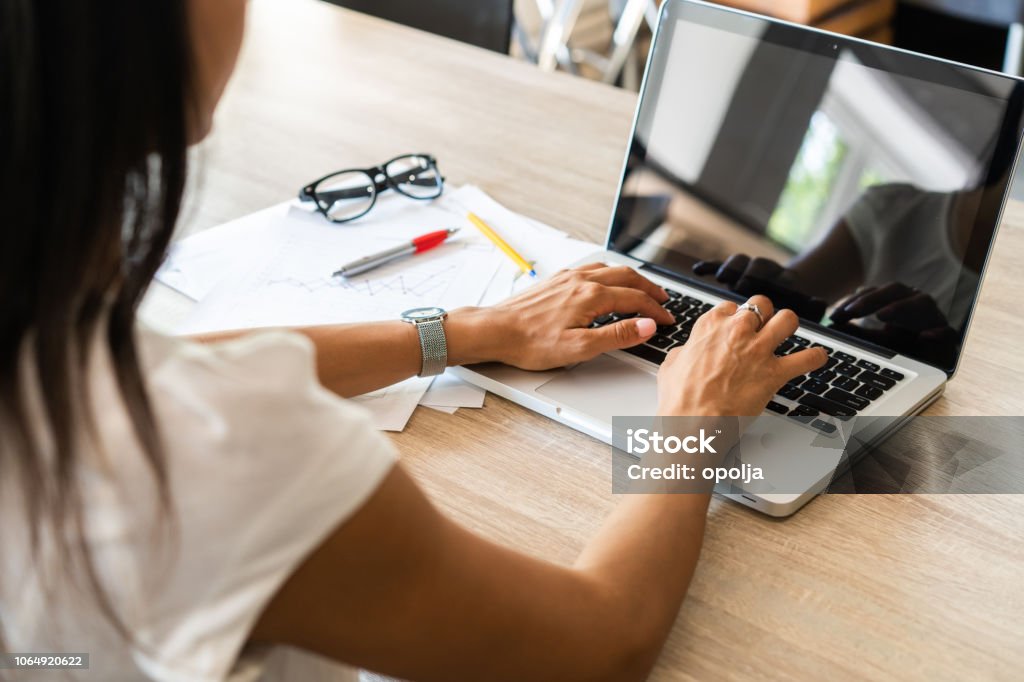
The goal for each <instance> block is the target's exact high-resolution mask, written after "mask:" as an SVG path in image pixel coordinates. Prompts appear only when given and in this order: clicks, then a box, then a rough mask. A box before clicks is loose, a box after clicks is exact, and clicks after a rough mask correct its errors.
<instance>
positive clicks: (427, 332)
mask: <svg viewBox="0 0 1024 682" xmlns="http://www.w3.org/2000/svg"><path fill="white" fill-rule="evenodd" d="M416 331H418V332H419V334H420V350H422V351H423V364H422V366H421V368H420V376H421V377H432V376H437V375H438V374H441V373H443V372H444V371H445V369H447V368H448V342H447V341H446V340H445V335H444V318H438V319H436V320H430V321H429V322H417V323H416Z"/></svg>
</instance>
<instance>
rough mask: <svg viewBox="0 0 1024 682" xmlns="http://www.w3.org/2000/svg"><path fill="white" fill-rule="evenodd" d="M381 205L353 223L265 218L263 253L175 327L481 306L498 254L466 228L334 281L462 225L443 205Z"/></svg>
mask: <svg viewBox="0 0 1024 682" xmlns="http://www.w3.org/2000/svg"><path fill="white" fill-rule="evenodd" d="M378 203H379V204H380V205H379V206H378V208H377V209H375V211H374V212H373V213H371V214H370V215H369V216H367V218H366V219H364V220H360V221H358V222H357V223H353V224H351V225H333V224H331V223H329V222H327V221H325V220H322V219H316V220H310V219H302V218H301V217H298V216H296V215H295V214H294V212H291V213H290V212H289V211H287V210H285V211H283V212H282V213H278V214H277V215H275V216H272V218H271V220H269V222H268V223H267V224H265V225H264V226H263V227H262V228H261V229H260V235H261V236H260V239H262V240H265V241H268V242H270V246H269V247H262V248H261V250H263V251H264V252H265V253H266V254H267V255H266V256H265V257H264V258H263V259H262V263H261V264H259V265H258V266H257V267H254V268H252V269H251V270H250V271H248V272H246V273H244V274H242V275H239V276H233V277H229V279H228V280H227V281H225V282H221V283H220V284H218V285H217V286H215V287H214V289H213V290H212V291H211V292H210V293H209V294H208V295H207V296H206V297H205V298H204V299H203V300H202V302H201V303H200V304H199V305H198V306H197V307H196V309H195V311H194V312H193V314H192V315H191V316H190V317H189V319H188V320H187V321H186V322H185V324H184V326H183V328H182V330H181V331H183V332H188V333H197V332H209V331H218V330H224V329H249V328H253V327H267V326H308V325H318V324H337V323H346V322H366V321H371V320H389V319H390V320H393V319H397V318H398V317H399V315H400V314H401V313H402V311H404V310H407V309H409V308H415V307H420V306H426V305H439V306H441V307H444V308H447V309H449V310H451V309H454V308H458V307H460V306H465V305H476V304H478V303H479V301H480V297H481V295H482V294H483V292H484V291H485V290H486V288H487V287H488V285H489V283H490V282H491V280H492V279H493V278H494V275H495V273H496V272H497V270H498V268H499V267H500V266H501V264H502V259H503V258H504V255H503V254H501V252H500V251H498V250H497V249H495V248H494V246H493V245H492V244H491V243H490V242H488V241H487V240H486V239H485V238H484V237H483V236H482V235H480V234H479V233H477V232H475V231H472V230H468V229H464V230H462V231H461V232H460V233H459V234H458V235H456V236H455V237H454V238H452V239H450V240H449V241H448V242H446V243H445V244H443V245H442V246H440V247H438V248H436V249H433V250H432V251H428V252H427V253H424V254H421V255H417V256H413V257H410V258H405V259H402V260H399V261H396V262H394V263H391V264H389V265H385V266H383V267H380V268H377V269H375V270H372V271H370V272H367V273H365V274H363V275H360V276H358V277H355V278H348V279H343V278H336V277H333V276H332V273H333V272H334V271H336V270H337V269H338V268H339V267H341V265H343V264H344V263H346V262H349V261H351V260H355V259H357V258H360V257H362V256H365V255H368V254H371V253H375V252H377V251H381V250H383V249H386V248H390V247H392V246H395V245H397V244H401V243H403V242H408V241H409V240H411V239H412V238H413V237H416V236H418V235H421V234H423V233H425V232H432V231H434V230H441V229H445V228H448V227H458V226H459V225H458V222H459V221H458V220H457V219H456V218H455V217H454V216H453V215H452V214H451V213H450V212H448V211H446V210H445V209H444V208H443V206H441V205H438V204H439V203H440V202H438V203H435V204H431V205H422V204H419V203H417V202H412V201H409V200H408V199H407V198H405V197H401V196H399V195H397V194H392V195H390V196H389V197H387V198H386V197H384V196H382V197H381V198H380V199H379V200H378ZM220 248H221V250H225V249H226V248H227V245H226V244H225V243H223V242H222V243H221V246H220ZM210 262H211V261H210V260H207V261H206V266H209V264H210ZM175 272H177V273H182V274H183V275H184V277H185V278H186V279H188V280H189V281H197V280H198V279H201V278H197V277H195V276H191V273H190V270H189V268H188V267H187V266H186V265H185V264H184V263H182V262H181V261H180V260H179V262H178V264H177V265H176V270H175Z"/></svg>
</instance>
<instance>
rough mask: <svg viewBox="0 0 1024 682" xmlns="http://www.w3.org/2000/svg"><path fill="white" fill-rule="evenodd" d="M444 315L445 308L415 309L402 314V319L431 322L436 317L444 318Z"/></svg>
mask: <svg viewBox="0 0 1024 682" xmlns="http://www.w3.org/2000/svg"><path fill="white" fill-rule="evenodd" d="M444 314H445V309H444V308H437V307H434V308H413V309H412V310H406V311H405V312H404V313H402V317H403V318H404V319H406V320H410V321H413V322H415V321H417V320H429V319H431V318H434V317H443V316H444Z"/></svg>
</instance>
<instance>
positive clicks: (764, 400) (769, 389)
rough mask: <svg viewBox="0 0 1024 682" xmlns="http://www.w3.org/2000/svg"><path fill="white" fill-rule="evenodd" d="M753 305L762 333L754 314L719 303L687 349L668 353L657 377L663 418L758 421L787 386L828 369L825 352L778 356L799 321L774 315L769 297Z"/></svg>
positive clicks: (700, 323) (792, 315)
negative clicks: (760, 318) (721, 418)
mask: <svg viewBox="0 0 1024 682" xmlns="http://www.w3.org/2000/svg"><path fill="white" fill-rule="evenodd" d="M749 302H750V303H751V304H753V305H756V306H757V307H758V308H759V309H760V311H761V314H762V315H763V316H764V326H763V327H761V321H760V320H759V319H758V316H757V315H756V314H754V313H753V312H750V311H746V310H741V311H738V310H737V308H738V306H737V305H736V304H735V303H731V302H726V303H720V304H719V305H717V306H715V307H714V308H713V309H712V310H710V311H708V312H707V313H706V314H705V315H703V316H702V317H701V318H700V319H698V320H697V322H696V324H694V326H693V332H692V333H691V334H690V339H689V341H688V342H687V343H686V345H685V346H682V347H681V348H678V349H676V350H674V351H672V352H671V353H669V355H668V358H667V359H666V360H665V362H664V363H663V364H662V366H661V370H660V371H659V372H658V411H659V414H661V415H664V416H694V417H696V416H723V417H725V416H729V417H743V416H756V415H759V414H761V412H762V411H763V410H764V408H765V406H766V405H767V404H768V401H769V400H771V398H772V396H773V395H775V392H776V391H777V390H778V389H779V388H781V387H782V386H783V384H785V383H786V382H787V381H789V380H790V379H792V378H794V377H797V376H800V375H801V374H806V373H807V372H812V371H814V370H816V369H818V368H820V367H821V366H822V365H824V364H825V361H826V360H827V359H828V354H827V353H826V352H825V350H824V349H822V348H809V349H806V350H802V351H800V352H797V353H791V354H790V355H783V356H781V357H780V356H776V355H775V349H776V348H777V347H778V346H779V344H781V343H782V342H783V341H785V340H786V339H787V338H788V337H789V336H791V335H792V334H793V333H794V332H795V331H796V330H797V327H798V326H799V320H798V318H797V316H796V314H795V313H793V311H791V310H781V311H779V312H778V313H774V310H773V308H772V303H771V301H770V300H768V298H766V297H765V296H754V297H753V298H751V299H750V301H749Z"/></svg>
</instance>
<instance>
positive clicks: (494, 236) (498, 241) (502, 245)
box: [466, 213, 537, 277]
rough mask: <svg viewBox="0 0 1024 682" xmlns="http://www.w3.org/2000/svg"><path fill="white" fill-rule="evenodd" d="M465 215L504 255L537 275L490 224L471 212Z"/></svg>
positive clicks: (533, 274)
mask: <svg viewBox="0 0 1024 682" xmlns="http://www.w3.org/2000/svg"><path fill="white" fill-rule="evenodd" d="M466 217H467V218H469V222H471V223H473V224H474V225H476V226H477V227H478V228H480V231H481V232H483V233H484V236H485V237H487V238H488V239H490V240H491V241H492V242H494V245H495V246H497V247H498V248H499V249H501V250H502V251H504V252H505V255H506V256H508V257H509V258H511V259H512V260H513V261H515V264H516V265H518V266H519V269H521V270H522V271H523V272H525V273H526V274H527V275H529V276H530V277H536V276H537V271H536V270H534V269H533V266H532V265H530V264H529V263H528V262H527V260H526V259H525V258H523V257H522V256H520V255H519V254H518V253H516V250H515V249H513V248H512V247H511V246H509V245H508V242H506V241H505V240H504V239H502V238H501V237H499V236H498V233H497V232H495V231H494V230H493V229H491V226H490V225H488V224H487V223H485V222H484V221H482V220H480V218H478V217H477V216H476V215H474V214H473V213H469V214H468V215H467V216H466Z"/></svg>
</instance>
